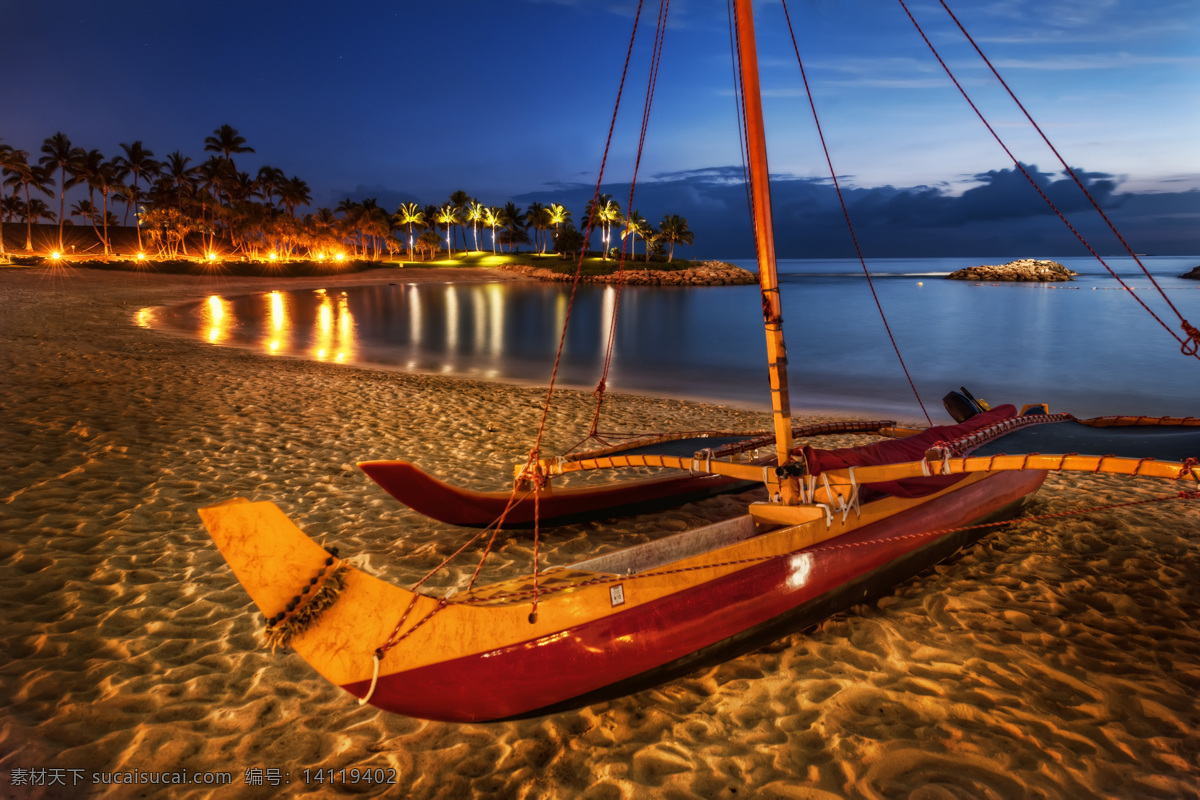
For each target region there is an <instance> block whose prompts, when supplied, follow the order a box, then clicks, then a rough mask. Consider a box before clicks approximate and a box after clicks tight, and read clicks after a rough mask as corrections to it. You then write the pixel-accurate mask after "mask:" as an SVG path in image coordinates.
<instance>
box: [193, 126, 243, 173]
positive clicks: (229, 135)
mask: <svg viewBox="0 0 1200 800" xmlns="http://www.w3.org/2000/svg"><path fill="white" fill-rule="evenodd" d="M204 152H206V153H209V152H211V153H220V154H221V155H222V156H224V158H225V160H226V161H228V162H229V165H230V167H232V166H233V154H234V153H253V152H254V148H253V147H247V146H246V137H244V136H242V135H240V134H239V133H238V132H237V129H236V128H233V127H231V126H229V125H222V126H221V127H219V128H217V129H216V130H215V131H213V135H212V136H206V137H205V138H204Z"/></svg>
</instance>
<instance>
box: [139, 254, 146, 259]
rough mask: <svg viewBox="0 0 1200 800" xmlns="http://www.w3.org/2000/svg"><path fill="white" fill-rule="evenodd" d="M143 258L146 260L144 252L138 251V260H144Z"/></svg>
mask: <svg viewBox="0 0 1200 800" xmlns="http://www.w3.org/2000/svg"><path fill="white" fill-rule="evenodd" d="M145 260H146V254H145V253H138V261H145Z"/></svg>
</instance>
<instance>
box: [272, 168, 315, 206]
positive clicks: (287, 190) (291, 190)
mask: <svg viewBox="0 0 1200 800" xmlns="http://www.w3.org/2000/svg"><path fill="white" fill-rule="evenodd" d="M280 174H282V173H280ZM279 202H280V203H281V204H282V205H283V207H284V209H285V210H286V211H287V214H288V216H289V217H295V216H296V206H306V205H308V204H309V203H311V202H312V192H311V191H309V188H308V184H307V183H305V182H304V181H302V180H300V178H299V177H298V176H296V175H293V176H292V177H291V178H290V179H288V180H286V181H284V182H283V183H282V185H280V187H279Z"/></svg>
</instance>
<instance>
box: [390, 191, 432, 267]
mask: <svg viewBox="0 0 1200 800" xmlns="http://www.w3.org/2000/svg"><path fill="white" fill-rule="evenodd" d="M393 219H395V220H396V222H397V223H399V224H400V225H407V226H408V260H409V261H412V258H413V225H424V224H425V214H424V212H422V211H421V209H420V208H419V207H418V206H417V204H416V203H401V204H400V207H399V208H397V209H396V213H395V215H394V216H393Z"/></svg>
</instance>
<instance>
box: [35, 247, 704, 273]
mask: <svg viewBox="0 0 1200 800" xmlns="http://www.w3.org/2000/svg"><path fill="white" fill-rule="evenodd" d="M12 262H13V266H18V265H20V266H41V265H43V264H46V265H51V264H62V265H64V266H72V267H86V268H89V269H105V270H121V271H127V272H147V273H155V272H158V273H163V274H167V275H230V276H246V277H272V276H278V277H286V278H293V277H303V276H316V275H341V274H346V273H351V272H363V271H365V270H369V269H387V268H391V269H476V268H484V269H499V268H502V267H505V266H508V265H520V266H530V267H544V268H546V269H549V270H552V271H553V272H557V273H561V274H564V275H573V274H575V265H576V259H574V258H571V259H565V258H561V257H559V256H558V255H556V254H553V253H550V254H547V255H544V256H543V255H539V254H537V253H497V254H495V255H493V254H492V253H489V252H480V251H466V252H462V253H456V254H455V256H454V258H440V259H434V260H432V261H404V260H398V259H380V260H378V261H366V260H358V259H355V260H348V261H339V262H333V261H309V260H303V259H299V260H294V261H241V260H236V261H235V260H229V261H199V260H196V259H186V258H180V259H164V260H158V259H147V260H145V261H136V260H133V259H128V258H111V259H108V260H103V259H86V260H85V259H75V258H67V259H63V260H61V261H57V262H56V261H51V260H50V259H47V258H42V257H40V256H13V257H12ZM619 263H620V262H619V261H618V260H617V259H611V258H610V259H607V260H606V259H601V258H599V257H595V256H589V257H588V258H586V259H584V262H583V269H582V274H583V276H585V277H592V276H598V275H610V274H612V273H615V272H616V271H617V268H618V266H619ZM692 265H693V262H691V261H686V260H683V259H676V260H675V261H671V262H665V261H650V262H649V263H646V262H645V261H643V260H640V258H639V260H636V261H634V260H627V261H626V262H625V269H626V270H630V271H631V270H646V269H648V270H654V271H660V272H677V271H680V270H685V269H689V268H690V267H691V266H692Z"/></svg>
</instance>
